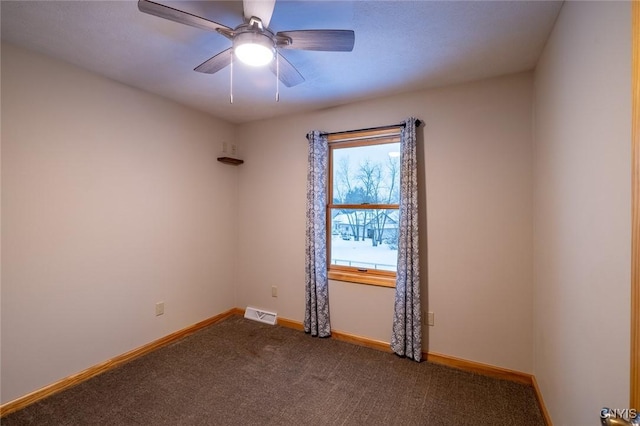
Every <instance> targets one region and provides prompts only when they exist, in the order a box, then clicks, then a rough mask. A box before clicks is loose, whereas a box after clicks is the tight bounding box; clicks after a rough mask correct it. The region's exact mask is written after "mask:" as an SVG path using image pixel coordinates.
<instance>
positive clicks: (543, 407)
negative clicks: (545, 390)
mask: <svg viewBox="0 0 640 426" xmlns="http://www.w3.org/2000/svg"><path fill="white" fill-rule="evenodd" d="M531 382H532V385H533V390H534V391H535V392H536V399H537V400H538V406H539V407H540V411H542V416H543V417H544V422H545V423H546V424H547V426H553V422H552V421H551V416H550V415H549V412H548V411H547V406H546V405H544V399H543V398H542V392H540V388H539V387H538V381H537V380H536V376H533V375H532V376H531Z"/></svg>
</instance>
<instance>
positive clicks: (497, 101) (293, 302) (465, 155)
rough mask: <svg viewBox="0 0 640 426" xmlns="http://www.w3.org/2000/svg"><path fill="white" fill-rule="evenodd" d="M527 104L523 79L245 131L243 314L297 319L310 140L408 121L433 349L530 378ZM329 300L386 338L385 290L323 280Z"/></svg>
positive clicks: (348, 327) (346, 319) (241, 138)
mask: <svg viewBox="0 0 640 426" xmlns="http://www.w3.org/2000/svg"><path fill="white" fill-rule="evenodd" d="M531 106H532V75H531V74H526V73H525V74H519V75H514V76H508V77H502V78H496V79H491V80H486V81H480V82H475V83H470V84H465V85H459V86H453V87H446V88H441V89H435V90H426V91H421V92H415V93H411V94H404V95H398V96H393V97H388V98H383V99H378V100H375V101H369V102H361V103H354V104H350V105H347V106H342V107H337V108H333V109H328V110H323V111H320V112H315V113H309V114H300V115H295V116H290V117H286V118H278V119H272V120H267V121H262V122H255V123H250V124H246V125H243V126H241V127H240V128H239V129H238V133H237V140H238V142H239V144H240V146H241V154H242V156H243V158H244V160H245V164H243V165H242V169H241V171H240V173H239V223H240V224H241V225H240V226H239V257H238V262H239V265H238V266H239V268H238V288H237V302H238V304H239V306H242V307H244V306H247V305H255V306H259V307H262V308H265V309H267V308H268V309H274V310H276V311H277V312H278V314H279V315H280V316H282V317H286V318H290V319H294V320H298V321H302V319H303V316H304V294H303V292H304V239H305V232H304V229H305V222H304V220H305V219H304V217H305V198H306V197H305V193H306V161H307V145H306V140H305V134H306V133H307V132H308V131H309V130H312V129H321V130H325V131H330V132H331V131H340V130H348V129H354V128H362V127H372V126H379V125H385V124H393V123H398V122H399V121H400V120H402V119H403V118H405V117H408V116H411V115H413V116H416V117H418V118H420V119H422V120H424V121H425V123H426V125H425V126H424V127H423V129H422V130H421V131H420V134H421V137H420V141H421V143H422V144H423V148H424V149H423V152H424V162H423V164H426V185H423V189H422V194H421V195H422V196H423V197H426V202H427V217H428V219H427V222H428V224H427V226H424V223H423V228H422V229H423V231H422V234H421V236H422V240H423V241H426V240H427V234H428V243H429V247H428V264H429V270H428V278H429V284H428V286H429V288H428V306H427V302H426V300H425V304H424V309H425V310H427V309H428V310H430V311H433V312H435V322H436V326H435V327H429V336H428V341H429V345H428V349H429V350H430V351H434V352H440V353H444V354H448V355H453V356H458V357H461V358H466V359H469V360H474V361H478V362H484V363H489V364H494V365H498V366H501V367H506V368H512V369H515V370H519V371H524V372H531V371H532V353H533V349H532V297H533V295H532V260H531V259H532V205H531V200H532V175H531V172H532V169H531V168H532V165H531V142H532V141H531ZM423 256H424V257H425V260H426V253H424V254H423ZM424 272H425V275H427V271H424ZM273 285H276V286H278V297H277V298H272V297H271V286H273ZM329 291H330V309H331V316H332V326H333V328H334V329H337V330H341V331H346V332H349V333H353V334H356V335H360V336H364V337H368V338H373V339H377V340H382V341H389V339H390V333H391V321H392V310H393V290H392V289H388V288H381V287H372V286H365V285H358V284H346V283H341V282H331V283H330V289H329ZM423 294H425V296H426V294H427V289H426V288H424V289H423ZM425 299H426V297H425ZM425 328H426V327H425ZM425 338H426V336H425ZM425 349H426V345H425Z"/></svg>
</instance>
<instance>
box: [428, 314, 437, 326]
mask: <svg viewBox="0 0 640 426" xmlns="http://www.w3.org/2000/svg"><path fill="white" fill-rule="evenodd" d="M435 321H436V318H435V314H434V313H433V312H428V313H427V325H430V326H432V327H433V326H434V325H435Z"/></svg>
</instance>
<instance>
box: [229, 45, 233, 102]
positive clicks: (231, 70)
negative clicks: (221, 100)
mask: <svg viewBox="0 0 640 426" xmlns="http://www.w3.org/2000/svg"><path fill="white" fill-rule="evenodd" d="M229 70H230V78H229V101H230V102H231V103H233V52H232V53H231V64H230V66H229Z"/></svg>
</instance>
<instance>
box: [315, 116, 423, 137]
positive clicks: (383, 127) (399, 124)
mask: <svg viewBox="0 0 640 426" xmlns="http://www.w3.org/2000/svg"><path fill="white" fill-rule="evenodd" d="M421 125H422V120H416V127H420V126H421ZM404 126H405V124H404V123H398V124H391V125H389V126H379V127H368V128H366V129H354V130H346V131H344V132H333V133H326V132H322V133H320V135H321V136H329V135H335V134H338V133H339V134H349V133H356V132H368V131H370V130H382V129H392V128H394V127H404ZM307 137H308V135H307Z"/></svg>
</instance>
